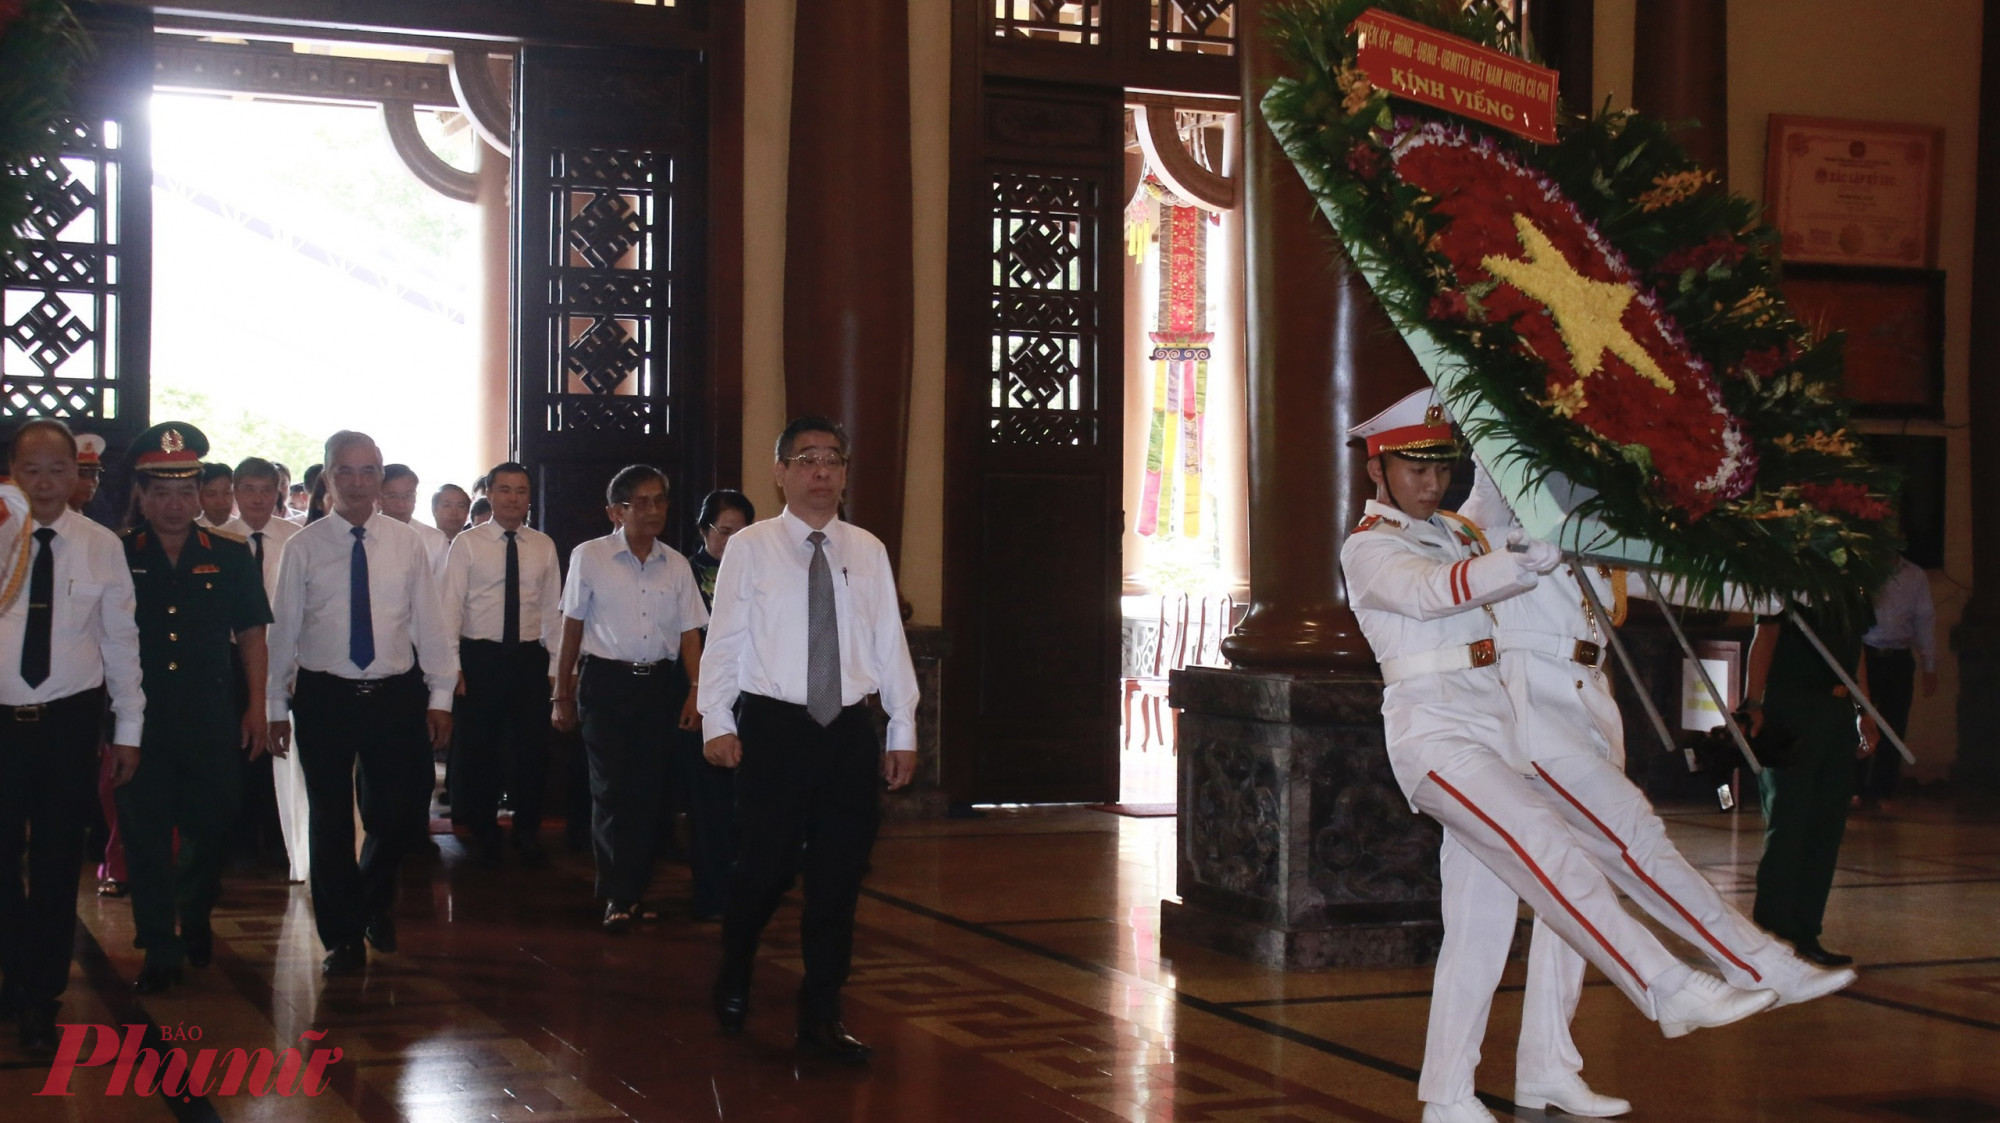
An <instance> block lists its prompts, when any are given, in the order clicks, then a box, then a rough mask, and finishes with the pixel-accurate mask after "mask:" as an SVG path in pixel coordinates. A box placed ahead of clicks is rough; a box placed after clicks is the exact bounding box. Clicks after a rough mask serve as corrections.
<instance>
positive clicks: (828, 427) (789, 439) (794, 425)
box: [778, 414, 847, 460]
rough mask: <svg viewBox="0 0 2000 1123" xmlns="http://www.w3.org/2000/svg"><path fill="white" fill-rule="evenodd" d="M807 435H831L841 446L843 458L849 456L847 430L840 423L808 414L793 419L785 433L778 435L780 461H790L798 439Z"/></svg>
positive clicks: (786, 427)
mask: <svg viewBox="0 0 2000 1123" xmlns="http://www.w3.org/2000/svg"><path fill="white" fill-rule="evenodd" d="M807 433H826V434H829V435H831V436H832V437H833V439H834V440H835V441H837V442H839V444H840V455H841V456H843V457H844V456H846V455H847V430H845V429H843V428H841V427H840V422H838V421H834V420H832V419H830V418H825V417H816V416H813V415H811V414H808V415H806V416H804V417H794V418H792V422H791V424H789V425H787V426H785V431H784V432H782V433H780V434H778V459H780V460H790V459H791V458H792V446H793V445H794V444H796V443H798V439H799V438H800V437H801V436H804V435H805V434H807Z"/></svg>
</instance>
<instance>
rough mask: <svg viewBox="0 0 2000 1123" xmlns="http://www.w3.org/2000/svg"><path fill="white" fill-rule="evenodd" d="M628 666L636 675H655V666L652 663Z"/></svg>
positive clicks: (630, 664)
mask: <svg viewBox="0 0 2000 1123" xmlns="http://www.w3.org/2000/svg"><path fill="white" fill-rule="evenodd" d="M626 666H628V667H630V668H631V669H632V673H633V674H635V675H640V676H644V675H650V674H652V673H653V665H652V664H651V663H628V664H626Z"/></svg>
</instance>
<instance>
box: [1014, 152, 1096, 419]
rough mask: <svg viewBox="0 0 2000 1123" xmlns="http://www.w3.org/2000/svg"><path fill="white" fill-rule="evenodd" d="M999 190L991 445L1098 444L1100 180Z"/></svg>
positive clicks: (1026, 180) (1044, 181)
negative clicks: (1098, 226)
mask: <svg viewBox="0 0 2000 1123" xmlns="http://www.w3.org/2000/svg"><path fill="white" fill-rule="evenodd" d="M992 183H993V211H992V239H993V241H992V245H993V263H992V288H991V296H990V299H991V302H992V308H993V321H992V322H993V327H992V333H993V344H992V357H993V366H992V376H991V389H990V391H989V402H990V410H989V418H988V420H989V424H988V431H989V439H990V440H991V441H993V442H994V443H997V444H1010V445H1095V444H1096V443H1097V435H1098V434H1097V377H1098V342H1099V331H1100V327H1101V322H1102V317H1101V316H1100V309H1099V305H1100V296H1099V292H1098V289H1099V278H1098V267H1099V263H1098V235H1097V224H1098V208H1099V206H1100V203H1099V199H1098V184H1097V181H1096V180H1094V179H1081V178H1068V177H1062V176H1053V175H1031V174H999V175H995V176H994V177H993V180H992Z"/></svg>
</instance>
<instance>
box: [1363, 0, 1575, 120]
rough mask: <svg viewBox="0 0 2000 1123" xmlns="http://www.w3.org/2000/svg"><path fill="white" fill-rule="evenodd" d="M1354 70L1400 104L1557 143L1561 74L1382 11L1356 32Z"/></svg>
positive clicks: (1371, 13)
mask: <svg viewBox="0 0 2000 1123" xmlns="http://www.w3.org/2000/svg"><path fill="white" fill-rule="evenodd" d="M1350 30H1351V32H1352V34H1353V35H1354V37H1355V43H1356V48H1357V49H1356V51H1355V57H1354V64H1355V66H1356V67H1357V68H1359V69H1360V70H1361V71H1362V72H1363V73H1365V74H1367V75H1368V81H1370V82H1371V83H1373V84H1374V85H1376V86H1377V87H1379V88H1381V89H1384V90H1387V91H1389V93H1390V95H1391V96H1393V97H1402V98H1408V99H1409V100H1411V101H1418V102H1422V103H1423V104H1425V105H1432V106H1436V107H1437V108H1439V109H1444V110H1449V111H1450V112H1453V113H1456V114H1458V115H1459V116H1461V117H1470V118H1471V119H1473V120H1475V121H1479V122H1483V123H1485V124H1488V125H1492V126H1493V127H1495V128H1500V129H1505V130H1507V131H1508V132H1510V133H1515V134H1517V135H1520V136H1524V137H1527V138H1528V139H1529V140H1532V141H1534V142H1536V143H1537V144H1554V143H1555V141H1556V72H1555V71H1553V70H1550V69H1549V68H1548V67H1545V66H1536V65H1535V64H1534V63H1531V62H1524V61H1522V60H1521V59H1518V58H1516V57H1514V56H1513V55H1510V54H1507V53H1506V52H1504V51H1496V50H1494V49H1492V48H1491V47H1483V46H1480V45H1479V44H1478V43H1475V42H1473V41H1472V40H1470V39H1461V38H1459V37H1458V36H1456V35H1448V34H1446V33H1444V32H1442V31H1439V30H1437V29H1436V28H1434V27H1426V26H1424V25H1423V24H1421V23H1418V22H1416V21H1415V20H1407V19H1404V18H1403V17H1401V16H1393V15H1390V14H1389V13H1388V12H1385V11H1383V10H1382V9H1380V8H1370V9H1368V10H1367V11H1365V12H1363V13H1361V17H1360V18H1359V19H1357V20H1355V21H1354V25H1353V27H1352V28H1351V29H1350Z"/></svg>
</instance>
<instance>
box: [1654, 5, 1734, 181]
mask: <svg viewBox="0 0 2000 1123" xmlns="http://www.w3.org/2000/svg"><path fill="white" fill-rule="evenodd" d="M1632 44H1633V49H1632V104H1633V105H1634V106H1635V107H1637V108H1638V109H1641V110H1644V111H1645V112H1647V113H1649V114H1651V115H1653V116H1655V117H1660V118H1663V119H1665V120H1668V121H1696V122H1699V124H1698V125H1696V126H1694V127H1691V128H1683V129H1678V130H1676V132H1675V137H1676V139H1678V140H1679V141H1680V142H1681V144H1682V145H1683V146H1685V147H1686V148H1687V150H1688V154H1689V155H1691V156H1693V157H1694V158H1695V159H1696V160H1698V161H1700V162H1701V163H1702V164H1703V165H1704V166H1706V167H1710V168H1714V169H1715V170H1716V172H1717V173H1718V174H1719V175H1721V176H1722V177H1723V179H1724V181H1725V182H1726V181H1727V179H1728V176H1729V0H1645V3H1643V4H1640V5H1639V7H1638V14H1637V17H1636V22H1635V23H1634V25H1633V29H1632Z"/></svg>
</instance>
